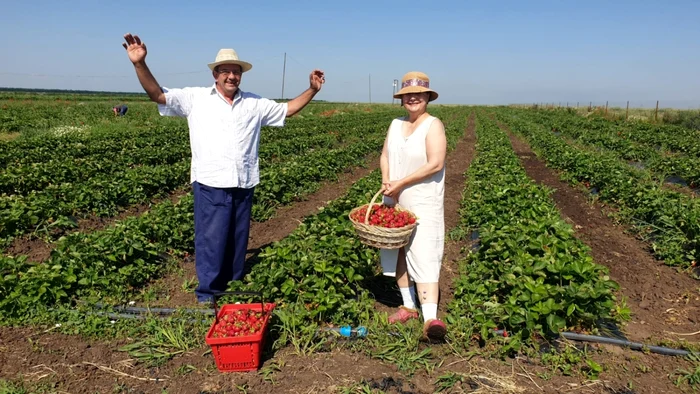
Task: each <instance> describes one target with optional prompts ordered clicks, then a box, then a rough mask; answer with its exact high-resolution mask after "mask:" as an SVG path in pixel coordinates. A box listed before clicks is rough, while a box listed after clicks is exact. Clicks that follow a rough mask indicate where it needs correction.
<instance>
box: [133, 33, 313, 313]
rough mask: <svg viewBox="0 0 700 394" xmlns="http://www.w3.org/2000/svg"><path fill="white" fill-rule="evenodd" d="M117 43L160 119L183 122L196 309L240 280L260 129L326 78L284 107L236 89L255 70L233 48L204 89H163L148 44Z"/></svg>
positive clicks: (276, 122) (306, 98)
mask: <svg viewBox="0 0 700 394" xmlns="http://www.w3.org/2000/svg"><path fill="white" fill-rule="evenodd" d="M124 40H125V41H126V42H125V43H123V44H122V45H123V46H124V48H125V49H126V52H127V54H128V56H129V60H131V62H132V63H133V65H134V68H135V70H136V75H137V76H138V79H139V82H140V83H141V86H142V87H143V89H144V90H145V91H146V93H148V96H149V97H150V98H151V100H153V101H155V102H156V103H158V110H159V112H160V114H161V115H163V116H181V117H185V118H187V123H188V126H189V130H190V146H191V149H192V167H191V183H192V188H193V192H194V227H195V266H196V270H197V278H198V280H199V286H198V287H197V289H196V290H195V294H196V296H197V300H198V301H199V302H200V303H205V304H210V303H211V301H212V300H213V295H214V294H216V293H218V292H221V291H225V290H226V288H227V287H228V283H229V282H230V281H233V280H240V279H241V278H242V277H243V270H244V264H245V256H246V250H247V249H248V235H249V229H250V217H251V210H252V205H253V192H254V190H255V186H256V185H257V184H258V183H259V181H260V179H259V178H260V177H259V160H258V146H259V142H260V128H261V127H262V126H280V127H281V126H284V122H285V118H287V117H290V116H292V115H294V114H296V113H298V112H299V111H301V110H302V109H303V108H304V107H305V106H306V105H307V104H308V103H309V102H310V101H311V99H312V98H313V97H314V96H315V95H316V94H317V93H318V92H319V91H320V90H321V86H322V85H323V84H324V83H325V77H324V73H323V71H321V70H314V71H312V72H311V75H310V76H309V85H310V86H309V88H308V89H307V90H305V91H304V92H303V93H301V94H300V95H299V96H298V97H296V98H295V99H293V100H291V101H289V102H288V103H277V102H275V101H272V100H269V99H266V98H262V97H260V96H257V95H255V94H253V93H249V92H244V91H242V90H241V89H240V84H241V80H242V77H243V74H244V73H246V72H248V71H250V69H251V68H252V67H253V66H252V65H251V64H250V63H248V62H245V61H242V60H240V59H239V58H238V55H237V53H236V51H234V50H233V49H221V50H220V51H219V53H218V54H217V55H216V58H215V60H214V62H212V63H209V64H208V66H209V69H211V72H212V76H213V78H214V83H213V84H212V85H211V86H208V87H187V88H183V89H166V88H162V87H161V86H160V85H159V84H158V82H157V81H156V79H155V78H154V76H153V75H152V74H151V71H150V70H149V69H148V67H147V66H146V53H147V52H146V44H144V43H143V42H142V41H141V40H140V38H139V37H138V36H136V35H133V36H132V35H131V34H126V35H124Z"/></svg>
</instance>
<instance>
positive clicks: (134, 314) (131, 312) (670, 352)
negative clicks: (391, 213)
mask: <svg viewBox="0 0 700 394" xmlns="http://www.w3.org/2000/svg"><path fill="white" fill-rule="evenodd" d="M95 306H96V307H98V308H105V307H106V308H109V306H106V305H103V304H101V303H96V304H95ZM112 309H114V310H115V311H118V312H122V313H107V312H96V314H100V315H106V316H108V317H109V318H110V319H144V318H145V316H140V315H142V314H158V315H171V314H173V313H175V312H178V311H180V312H187V313H199V314H203V315H213V314H214V311H213V309H188V308H182V309H175V308H143V307H133V306H114V307H112ZM197 321H198V320H196V319H192V320H190V322H197ZM201 321H202V322H206V320H201ZM363 329H364V327H363ZM319 331H321V330H319ZM323 331H325V330H323ZM353 331H354V330H353ZM493 333H494V334H496V335H499V336H507V331H506V330H493ZM343 334H344V333H343ZM343 334H341V335H343ZM353 334H354V333H353ZM366 335H367V331H366V329H364V330H363V331H362V334H361V335H357V336H358V337H361V338H362V337H365V336H366ZM559 335H560V336H562V337H564V338H566V339H569V340H572V341H581V342H593V343H604V344H608V345H616V346H621V347H627V348H630V349H633V350H639V351H646V350H648V351H650V352H652V353H657V354H663V355H666V356H681V357H684V356H688V355H690V354H691V353H690V352H689V351H687V350H682V349H672V348H668V347H664V346H654V345H646V344H643V343H639V342H632V341H628V340H625V339H617V338H609V337H601V336H598V335H587V334H578V333H575V332H561V333H560V334H559ZM343 336H355V335H343Z"/></svg>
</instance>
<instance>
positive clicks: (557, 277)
mask: <svg viewBox="0 0 700 394" xmlns="http://www.w3.org/2000/svg"><path fill="white" fill-rule="evenodd" d="M477 138H478V142H477V156H476V158H475V159H474V161H473V162H472V164H471V166H470V168H469V170H468V172H467V176H468V180H467V184H466V188H465V191H464V194H463V201H462V208H461V213H462V215H461V216H462V224H461V226H462V227H464V228H465V229H466V230H467V231H478V235H479V248H478V249H477V250H475V251H473V252H472V253H471V254H470V255H469V257H468V258H467V259H466V260H465V261H464V262H463V263H462V264H461V267H460V277H459V279H458V280H457V281H456V283H455V295H454V300H453V302H452V303H451V304H450V305H449V308H448V309H449V313H450V316H449V317H448V322H450V323H452V324H455V325H459V324H461V321H462V319H464V318H468V319H470V320H471V321H472V322H473V324H474V325H475V326H476V329H477V330H478V331H479V332H480V333H481V335H482V337H484V338H486V337H488V336H489V335H490V334H489V331H490V330H492V329H495V328H505V329H506V330H507V331H508V332H509V333H510V334H511V335H510V336H509V338H508V340H507V345H506V347H505V348H504V350H517V349H519V347H520V346H521V344H522V343H523V341H530V340H531V338H533V336H534V335H547V334H549V333H551V332H558V331H561V330H564V329H567V328H569V329H586V328H591V327H593V325H594V323H595V322H596V321H597V320H599V319H609V318H612V310H613V308H614V296H613V292H614V291H615V290H616V289H617V288H618V286H617V284H616V283H615V282H613V281H612V280H610V278H609V277H608V276H607V269H606V268H605V267H603V266H601V265H598V264H595V263H594V262H593V259H592V257H591V256H590V250H589V248H588V247H587V246H585V245H584V244H583V243H582V242H581V241H579V240H578V239H576V238H575V237H574V233H573V230H572V229H571V226H570V225H569V224H567V223H566V222H564V220H563V219H562V218H561V216H560V215H559V212H558V211H557V209H556V208H555V207H554V204H553V203H552V201H551V200H550V198H549V193H550V191H549V190H547V189H545V188H543V187H540V186H538V185H536V184H535V183H534V182H533V181H532V180H530V179H529V178H528V177H527V175H526V174H525V172H524V170H523V168H522V166H521V165H520V162H519V160H518V158H517V156H515V154H514V152H513V150H512V147H511V144H510V141H509V139H508V137H507V136H506V135H505V133H503V132H502V131H501V130H500V129H499V128H498V127H497V126H496V125H495V124H494V122H493V121H490V120H489V119H488V118H487V117H485V116H479V125H478V128H477Z"/></svg>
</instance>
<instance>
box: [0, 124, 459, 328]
mask: <svg viewBox="0 0 700 394" xmlns="http://www.w3.org/2000/svg"><path fill="white" fill-rule="evenodd" d="M464 124H465V122H461V121H457V122H454V124H453V125H452V126H451V127H448V133H449V140H450V143H451V146H454V142H455V141H454V140H455V139H456V138H458V136H459V135H461V133H462V131H463V129H464ZM379 184H380V174H379V171H375V172H374V173H372V174H371V175H370V176H368V177H366V178H364V179H362V180H360V181H359V182H357V183H356V184H355V185H354V186H353V187H352V189H351V190H350V192H349V193H348V194H347V195H345V196H344V197H342V198H339V199H337V200H335V201H333V202H332V203H331V204H329V206H328V207H325V208H324V209H323V210H321V211H320V212H319V213H318V214H317V215H314V216H311V217H309V218H307V219H306V220H305V221H304V224H303V225H302V226H300V227H299V228H298V229H297V230H296V231H295V232H294V233H293V234H292V235H290V236H289V237H288V238H285V239H284V240H282V241H280V242H278V243H276V244H274V245H273V246H271V247H268V248H266V249H265V250H263V252H262V254H261V256H262V260H263V261H262V262H261V263H260V264H258V265H256V266H255V267H254V268H253V272H252V273H250V274H249V275H248V276H247V277H246V279H245V281H243V282H240V285H241V286H242V287H246V288H248V287H252V288H262V290H263V291H264V292H265V294H266V295H267V296H268V299H271V300H281V301H282V303H283V304H285V303H288V302H294V303H297V302H302V301H303V303H302V304H297V305H302V306H303V305H306V306H304V307H305V308H306V307H308V308H309V311H308V313H309V315H308V316H307V317H311V316H313V317H314V318H324V319H330V318H334V319H335V318H337V319H341V320H343V321H346V320H348V319H351V318H353V317H356V316H357V313H358V309H357V307H356V306H352V305H350V304H348V302H349V301H350V300H352V299H354V298H356V297H358V295H359V294H360V293H362V292H360V293H358V289H359V287H358V286H360V283H362V282H363V280H364V279H365V278H366V277H367V276H368V275H371V273H372V272H374V270H376V258H375V255H376V252H375V251H374V250H372V249H369V248H367V247H365V246H362V245H361V244H360V243H359V242H358V241H357V240H356V238H355V236H354V233H353V229H352V224H351V223H350V221H349V220H348V218H347V214H348V212H349V211H350V209H352V208H354V207H355V206H357V205H360V204H363V203H366V202H367V200H368V199H369V196H370V195H371V193H372V192H373V190H374V188H375V187H377V185H379ZM373 185H374V186H373ZM192 210H193V208H192V197H191V195H187V196H185V197H183V198H182V199H181V200H180V201H179V202H178V203H177V204H173V203H171V202H170V201H166V202H163V203H161V204H158V205H156V206H155V207H154V208H153V209H152V210H151V211H149V212H147V213H145V214H143V215H141V216H139V217H132V218H128V219H125V220H123V221H120V222H118V223H117V224H116V225H115V226H113V227H110V228H108V229H105V230H102V231H98V232H94V233H92V234H82V233H75V234H71V235H68V236H66V237H64V238H63V239H61V240H59V241H58V242H57V243H56V248H55V249H54V250H53V251H52V252H51V255H50V257H49V259H48V260H47V261H46V262H44V263H39V264H34V263H28V262H27V261H26V258H25V257H9V256H3V257H1V258H0V259H1V261H0V317H2V318H3V319H8V320H6V321H8V322H9V321H17V320H22V319H25V318H31V317H32V316H34V314H35V313H39V312H38V310H41V309H44V308H45V307H48V306H52V305H56V304H66V303H70V302H72V301H74V300H76V299H83V300H101V301H107V302H108V301H117V302H119V301H125V300H126V297H127V294H128V293H129V292H133V291H135V290H136V289H137V288H138V287H140V286H143V285H144V284H146V283H148V282H149V281H151V280H152V279H154V278H155V277H157V276H158V275H159V274H160V273H161V272H162V270H163V269H164V266H165V264H164V259H165V258H167V257H168V255H179V254H181V253H183V252H190V253H191V252H192V250H191V248H192V246H193V237H194V227H193V213H192ZM290 278H291V282H289V281H287V279H290ZM285 283H286V284H285ZM290 286H291V287H290ZM321 293H323V294H322V295H323V296H322V297H317V296H320V295H321ZM363 294H364V293H363ZM361 297H364V299H366V294H365V295H363V296H361ZM312 306H313V308H311V307H312ZM312 310H313V312H312Z"/></svg>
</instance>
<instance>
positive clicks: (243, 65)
mask: <svg viewBox="0 0 700 394" xmlns="http://www.w3.org/2000/svg"><path fill="white" fill-rule="evenodd" d="M222 64H238V65H239V66H241V70H242V71H243V72H246V71H250V69H251V68H253V65H252V64H250V63H248V62H244V61H241V60H222V61H220V62H214V63H209V64H208V66H209V69H210V70H212V71H214V68H215V67H216V66H220V65H222Z"/></svg>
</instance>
